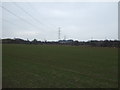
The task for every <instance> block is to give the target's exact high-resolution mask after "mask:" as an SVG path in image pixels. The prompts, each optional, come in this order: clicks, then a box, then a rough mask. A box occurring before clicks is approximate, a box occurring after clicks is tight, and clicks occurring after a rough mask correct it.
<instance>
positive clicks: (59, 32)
mask: <svg viewBox="0 0 120 90" xmlns="http://www.w3.org/2000/svg"><path fill="white" fill-rule="evenodd" d="M60 29H61V28H60V27H59V28H58V40H60V34H61V31H60Z"/></svg>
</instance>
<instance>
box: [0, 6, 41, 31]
mask: <svg viewBox="0 0 120 90" xmlns="http://www.w3.org/2000/svg"><path fill="white" fill-rule="evenodd" d="M0 7H1V8H3V9H4V10H6V11H7V12H9V13H10V14H12V15H14V16H16V17H17V18H19V19H21V20H23V21H24V22H26V23H27V24H29V25H32V26H33V27H36V26H34V25H33V24H32V23H30V22H28V21H27V20H25V19H23V18H21V17H20V16H18V15H16V14H14V13H13V12H12V11H10V10H8V9H7V8H5V7H3V6H0ZM37 29H39V28H37Z"/></svg>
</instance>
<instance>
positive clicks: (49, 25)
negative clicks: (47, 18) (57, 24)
mask: <svg viewBox="0 0 120 90" xmlns="http://www.w3.org/2000/svg"><path fill="white" fill-rule="evenodd" d="M27 4H28V5H29V7H31V8H32V9H33V8H34V7H33V6H31V4H29V3H27ZM37 12H38V11H37ZM38 14H39V12H38ZM37 21H39V20H37ZM39 22H40V21H39ZM40 23H42V22H40ZM42 24H43V25H45V26H46V24H44V23H42ZM47 27H51V28H54V26H53V25H51V24H50V23H49V24H48V25H47Z"/></svg>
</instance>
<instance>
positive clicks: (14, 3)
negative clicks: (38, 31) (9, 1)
mask: <svg viewBox="0 0 120 90" xmlns="http://www.w3.org/2000/svg"><path fill="white" fill-rule="evenodd" d="M14 5H15V6H16V7H18V8H20V9H21V10H22V11H23V12H25V13H26V14H27V15H29V16H30V17H31V18H32V19H34V20H35V21H36V22H38V23H40V24H43V23H41V22H40V21H39V20H38V19H36V18H34V17H33V16H32V15H31V14H29V13H28V12H27V11H26V10H24V9H23V8H22V7H21V6H20V5H18V4H17V3H15V2H14Z"/></svg>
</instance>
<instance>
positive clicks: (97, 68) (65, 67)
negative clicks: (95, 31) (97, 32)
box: [2, 44, 118, 88]
mask: <svg viewBox="0 0 120 90" xmlns="http://www.w3.org/2000/svg"><path fill="white" fill-rule="evenodd" d="M2 56H3V60H2V62H3V65H2V66H3V76H2V79H3V83H2V84H3V88H117V87H118V51H117V48H102V47H80V46H55V45H19V44H18V45H17V44H16V45H15V44H12V45H7V44H4V45H3V53H2Z"/></svg>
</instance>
